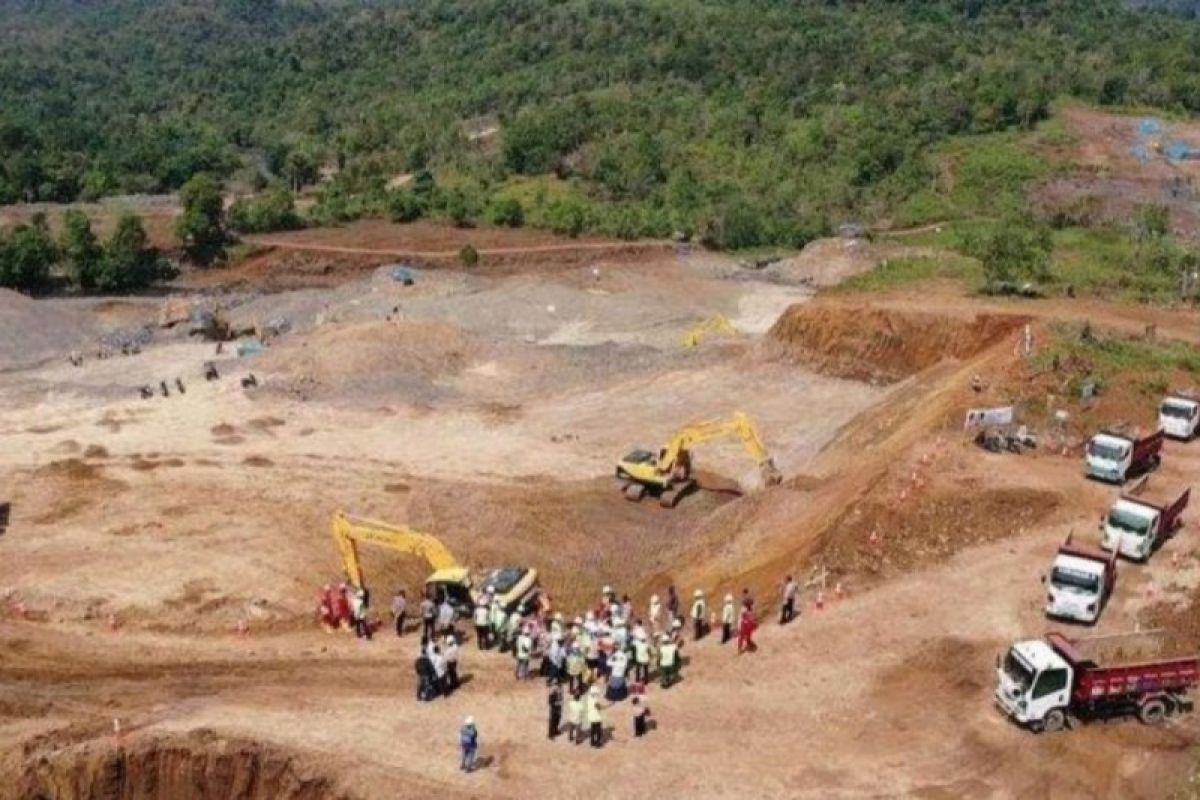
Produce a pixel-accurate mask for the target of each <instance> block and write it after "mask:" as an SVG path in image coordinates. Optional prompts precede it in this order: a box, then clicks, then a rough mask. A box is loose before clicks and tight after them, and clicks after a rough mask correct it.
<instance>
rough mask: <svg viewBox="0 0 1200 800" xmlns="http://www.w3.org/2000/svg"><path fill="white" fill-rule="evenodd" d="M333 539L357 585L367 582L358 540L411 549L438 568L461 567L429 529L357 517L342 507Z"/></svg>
mask: <svg viewBox="0 0 1200 800" xmlns="http://www.w3.org/2000/svg"><path fill="white" fill-rule="evenodd" d="M333 540H334V542H335V544H336V545H337V549H338V554H339V555H340V556H341V558H342V567H343V568H344V569H345V571H346V577H347V578H349V579H350V582H351V583H352V584H354V585H355V586H362V585H363V574H362V565H361V564H360V562H359V559H358V543H359V542H370V543H372V544H378V545H381V546H383V547H388V548H390V549H392V550H395V551H397V552H399V553H407V554H409V555H415V556H418V557H420V558H423V559H424V560H425V561H427V562H429V565H430V567H432V568H433V570H434V572H435V573H436V572H440V571H442V570H448V569H459V568H460V566H459V563H458V561H457V559H455V558H454V556H453V555H452V554H451V553H450V551H449V550H447V549H446V546H445V545H443V544H442V543H441V542H440V541H438V540H437V539H436V538H435V537H433V536H431V535H429V534H428V533H422V532H421V531H417V530H413V529H412V528H408V527H403V526H396V525H389V524H387V523H386V522H378V521H376V520H371V519H364V518H361V517H353V516H351V515H349V514H346V513H345V512H342V511H339V512H337V513H336V514H334V515H333Z"/></svg>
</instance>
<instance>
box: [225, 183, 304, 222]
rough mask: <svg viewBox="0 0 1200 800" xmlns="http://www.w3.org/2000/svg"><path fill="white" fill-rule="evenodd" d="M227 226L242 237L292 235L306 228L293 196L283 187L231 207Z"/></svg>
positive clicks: (236, 202)
mask: <svg viewBox="0 0 1200 800" xmlns="http://www.w3.org/2000/svg"><path fill="white" fill-rule="evenodd" d="M226 216H227V222H228V225H229V227H230V228H231V229H232V230H235V231H237V232H238V233H266V232H268V231H290V230H296V229H297V228H302V227H304V221H303V220H301V219H300V215H299V214H297V213H296V201H295V198H294V197H292V193H291V192H289V191H288V190H287V189H286V188H284V187H282V186H279V187H276V188H274V189H271V190H269V191H267V192H264V193H263V194H261V195H259V196H258V197H253V198H246V197H242V198H238V200H237V201H235V202H234V203H233V205H231V206H230V207H229V213H228V214H227V215H226Z"/></svg>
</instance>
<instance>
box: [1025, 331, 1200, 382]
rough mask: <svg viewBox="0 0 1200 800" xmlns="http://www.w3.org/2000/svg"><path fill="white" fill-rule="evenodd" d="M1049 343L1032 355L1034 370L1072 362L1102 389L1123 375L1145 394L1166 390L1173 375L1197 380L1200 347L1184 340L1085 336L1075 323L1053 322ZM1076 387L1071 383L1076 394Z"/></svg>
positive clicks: (1198, 376)
mask: <svg viewBox="0 0 1200 800" xmlns="http://www.w3.org/2000/svg"><path fill="white" fill-rule="evenodd" d="M1053 332H1054V336H1053V338H1052V339H1051V341H1050V342H1049V344H1048V345H1047V346H1046V347H1045V348H1043V349H1042V350H1041V351H1040V352H1038V354H1037V355H1036V356H1034V365H1035V366H1036V367H1037V368H1038V369H1043V370H1044V369H1050V368H1051V367H1052V366H1053V365H1054V364H1055V363H1058V364H1060V365H1062V364H1066V365H1076V366H1078V367H1081V368H1082V369H1078V370H1076V372H1079V373H1081V374H1087V375H1089V376H1090V379H1094V380H1096V382H1097V383H1098V385H1099V386H1100V387H1101V388H1103V387H1104V386H1105V385H1106V384H1108V383H1110V382H1112V381H1113V380H1115V379H1116V378H1117V377H1118V376H1121V377H1122V379H1123V380H1127V381H1129V382H1131V385H1133V386H1134V387H1135V388H1136V389H1137V391H1138V392H1139V393H1141V394H1143V395H1146V396H1150V397H1154V396H1158V395H1161V394H1163V393H1164V392H1166V391H1168V390H1169V389H1170V387H1171V386H1172V385H1173V383H1174V380H1175V379H1176V377H1177V376H1180V375H1186V376H1187V378H1188V379H1190V380H1193V381H1195V380H1200V350H1198V349H1197V348H1195V347H1193V346H1192V345H1190V344H1188V343H1186V342H1180V341H1175V340H1151V339H1145V338H1138V337H1132V336H1117V335H1100V334H1097V333H1095V332H1092V333H1091V334H1090V335H1087V336H1085V335H1084V329H1083V327H1082V326H1079V325H1065V324H1063V325H1056V326H1055V327H1054V329H1053ZM1077 388H1078V387H1075V386H1072V387H1071V391H1072V393H1074V392H1075V391H1077Z"/></svg>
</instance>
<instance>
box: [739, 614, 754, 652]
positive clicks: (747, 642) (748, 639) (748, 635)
mask: <svg viewBox="0 0 1200 800" xmlns="http://www.w3.org/2000/svg"><path fill="white" fill-rule="evenodd" d="M757 627H758V622H757V621H756V620H755V619H754V612H753V611H751V610H750V609H749V608H743V609H742V618H741V619H740V620H739V621H738V641H737V651H738V655H741V654H742V653H744V652H747V651H749V652H751V653H753V652H754V651H755V650H757V649H758V645H756V644H755V643H754V630H755V629H756V628H757Z"/></svg>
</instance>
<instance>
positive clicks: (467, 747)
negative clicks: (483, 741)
mask: <svg viewBox="0 0 1200 800" xmlns="http://www.w3.org/2000/svg"><path fill="white" fill-rule="evenodd" d="M458 746H459V749H460V750H461V751H462V760H461V761H460V762H459V769H461V770H462V771H463V772H474V770H475V756H476V754H477V753H478V752H479V729H478V728H476V727H475V718H474V717H467V718H466V719H464V720H463V724H462V727H461V728H459V729H458Z"/></svg>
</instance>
